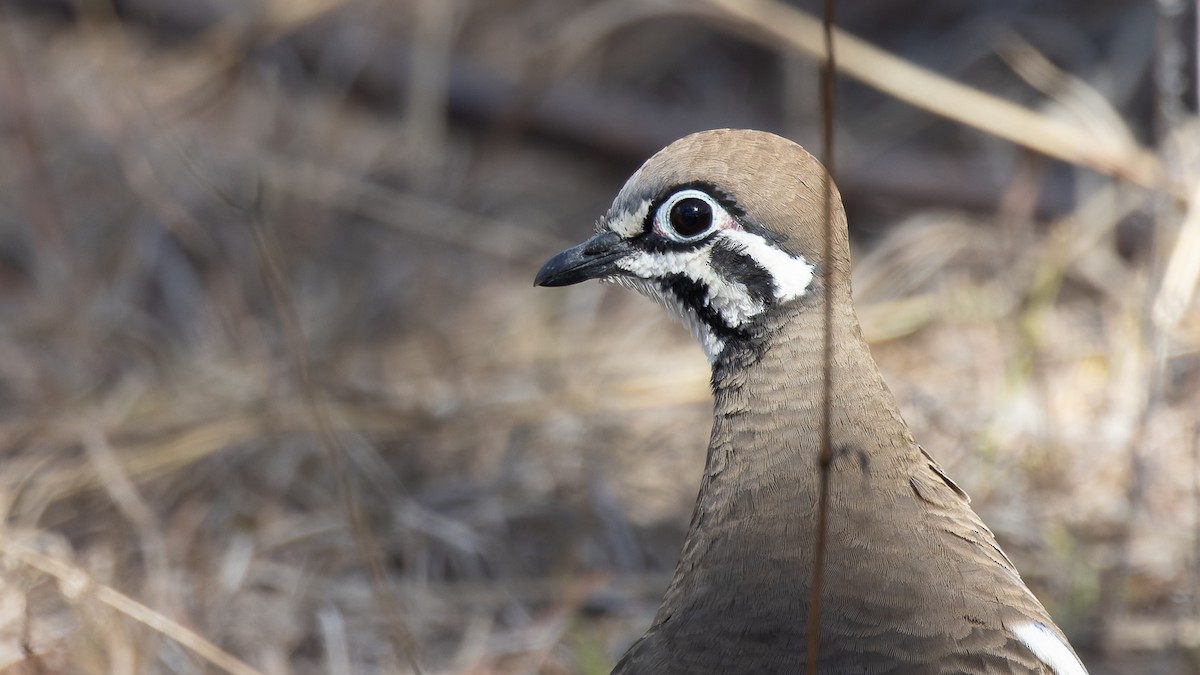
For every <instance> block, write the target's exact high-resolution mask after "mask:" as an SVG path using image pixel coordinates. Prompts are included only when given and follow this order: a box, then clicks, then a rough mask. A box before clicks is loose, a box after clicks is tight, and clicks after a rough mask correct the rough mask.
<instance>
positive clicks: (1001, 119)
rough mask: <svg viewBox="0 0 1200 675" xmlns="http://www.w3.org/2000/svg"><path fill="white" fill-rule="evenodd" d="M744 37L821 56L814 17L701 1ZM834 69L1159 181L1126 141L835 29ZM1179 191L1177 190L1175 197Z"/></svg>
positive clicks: (1128, 175)
mask: <svg viewBox="0 0 1200 675" xmlns="http://www.w3.org/2000/svg"><path fill="white" fill-rule="evenodd" d="M704 4H706V5H708V6H709V7H711V8H713V9H715V10H717V11H718V12H719V13H720V14H721V16H723V17H725V18H728V19H734V20H736V21H739V22H741V23H742V25H743V26H744V27H745V28H747V29H749V30H748V34H749V35H750V36H751V37H754V38H757V39H761V40H766V41H768V42H771V43H774V44H781V45H784V46H786V47H789V48H792V49H796V50H799V51H801V52H803V53H805V54H808V55H809V56H811V57H813V58H816V59H824V39H823V38H822V34H821V22H820V21H819V20H818V19H816V18H814V17H813V16H811V15H809V14H807V13H806V12H804V11H802V10H800V9H797V8H795V7H791V6H789V5H785V4H783V3H781V2H778V1H777V0H704ZM834 41H835V42H836V43H837V44H838V63H839V69H840V70H841V72H843V73H845V74H846V75H849V76H850V77H853V78H855V79H857V80H859V81H861V82H863V83H865V84H868V85H870V86H872V87H875V88H876V89H879V90H880V91H883V92H886V93H887V94H889V95H891V96H894V97H896V98H898V99H900V100H902V101H905V102H907V103H910V104H912V105H915V106H917V107H919V108H923V109H925V110H928V111H930V112H933V113H935V114H938V115H941V116H942V117H945V118H947V119H952V120H955V121H957V122H960V123H962V124H966V125H968V126H971V127H975V128H976V129H980V130H982V131H986V132H987V133H990V134H993V135H995V136H998V137H1000V138H1004V139H1006V140H1009V141H1011V142H1013V143H1016V144H1018V145H1022V146H1025V147H1027V148H1030V149H1033V150H1037V151H1038V152H1041V153H1044V154H1047V155H1050V156H1051V157H1055V158H1058V159H1061V160H1063V161H1066V162H1070V163H1073V164H1079V165H1082V166H1086V167H1089V168H1092V169H1095V170H1096V171H1100V172H1102V173H1106V174H1109V175H1113V176H1117V177H1120V178H1124V179H1125V180H1128V181H1130V182H1132V183H1135V184H1137V185H1140V186H1142V187H1146V188H1151V189H1168V190H1171V191H1172V192H1173V193H1174V191H1175V188H1174V187H1173V186H1169V185H1166V184H1165V182H1164V178H1165V176H1164V172H1163V169H1162V165H1161V164H1160V163H1159V161H1158V159H1157V158H1156V157H1155V156H1154V154H1153V153H1151V152H1149V151H1148V150H1146V149H1144V148H1141V147H1139V146H1137V145H1136V144H1135V143H1133V142H1132V141H1131V140H1130V139H1122V138H1110V137H1103V136H1097V135H1095V134H1093V133H1090V132H1088V131H1086V130H1081V129H1080V128H1079V127H1077V126H1076V125H1072V124H1069V123H1067V122H1065V121H1063V120H1060V119H1055V118H1053V117H1049V116H1047V115H1044V114H1040V113H1037V112H1034V111H1032V110H1029V109H1028V108H1025V107H1023V106H1020V105H1018V104H1016V103H1013V102H1011V101H1008V100H1005V99H1002V98H1000V97H998V96H994V95H992V94H988V93H985V92H982V91H980V90H978V89H975V88H973V87H969V86H967V85H964V84H960V83H958V82H954V81H953V80H950V79H947V78H945V77H943V76H941V75H938V74H937V73H934V72H932V71H930V70H927V69H925V68H922V67H920V66H918V65H916V64H914V63H912V62H910V61H906V60H904V59H901V58H899V57H896V56H894V55H892V54H889V53H887V52H885V51H883V50H882V49H879V48H878V47H875V46H873V45H871V44H869V43H867V42H866V41H864V40H861V39H859V38H857V37H854V36H852V35H850V34H848V33H845V32H843V31H837V32H835V37H834ZM1177 196H1181V195H1177Z"/></svg>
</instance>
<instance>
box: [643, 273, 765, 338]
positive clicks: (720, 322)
mask: <svg viewBox="0 0 1200 675" xmlns="http://www.w3.org/2000/svg"><path fill="white" fill-rule="evenodd" d="M662 285H663V289H664V290H665V291H666V292H667V293H669V294H671V295H674V296H675V297H676V298H677V299H678V300H679V302H680V303H682V304H683V306H684V307H685V308H687V309H690V310H691V311H693V312H695V313H696V316H698V317H699V318H700V320H701V321H703V322H704V324H705V325H706V326H708V328H709V330H711V331H712V332H713V334H714V335H716V336H717V337H719V338H721V340H723V341H725V342H726V343H729V342H734V341H738V340H742V339H745V338H746V333H744V332H743V331H741V330H739V329H737V328H734V327H733V326H730V325H729V324H727V323H725V317H723V316H721V313H720V312H718V311H717V310H715V309H713V308H712V307H711V306H710V305H709V304H708V303H707V302H705V299H706V298H707V296H708V289H707V288H705V286H704V284H702V283H700V282H699V281H696V280H695V279H693V278H691V277H689V276H687V275H684V274H671V275H668V276H666V277H663V279H662Z"/></svg>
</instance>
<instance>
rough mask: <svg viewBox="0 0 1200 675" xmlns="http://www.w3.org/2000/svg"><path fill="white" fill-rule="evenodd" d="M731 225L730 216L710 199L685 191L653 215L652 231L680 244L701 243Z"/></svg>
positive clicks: (666, 202)
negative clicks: (710, 234)
mask: <svg viewBox="0 0 1200 675" xmlns="http://www.w3.org/2000/svg"><path fill="white" fill-rule="evenodd" d="M729 225H732V221H731V220H730V217H729V214H728V213H726V212H725V209H724V208H722V207H721V205H720V204H718V203H717V200H715V199H713V197H712V195H710V194H708V193H707V192H704V191H703V190H697V189H695V188H687V189H684V190H680V191H678V192H676V193H674V194H672V195H671V196H670V197H668V198H667V199H665V200H664V201H663V202H662V203H661V204H659V206H658V211H656V212H655V214H654V231H655V232H657V233H658V235H659V236H660V237H666V238H667V239H673V240H675V241H677V242H679V243H681V244H690V243H692V242H697V241H701V240H702V239H704V237H706V236H708V234H709V233H710V232H712V231H713V230H716V229H720V228H723V227H726V226H729Z"/></svg>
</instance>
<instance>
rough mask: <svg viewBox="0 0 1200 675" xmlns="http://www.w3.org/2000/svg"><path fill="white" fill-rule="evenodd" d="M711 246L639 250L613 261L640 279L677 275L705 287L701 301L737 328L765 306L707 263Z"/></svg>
mask: <svg viewBox="0 0 1200 675" xmlns="http://www.w3.org/2000/svg"><path fill="white" fill-rule="evenodd" d="M711 256H712V246H711V245H709V246H706V247H704V248H700V249H696V250H691V251H666V252H663V253H650V252H644V251H643V252H641V253H638V254H636V255H633V256H630V257H628V258H624V259H622V260H619V261H617V266H618V267H620V268H621V269H623V270H625V271H627V272H629V273H630V274H633V275H635V276H638V277H641V278H643V279H661V278H663V277H667V276H671V275H674V274H681V275H683V276H685V277H687V278H689V279H691V280H692V281H695V282H696V283H698V284H700V286H701V287H702V288H704V289H706V290H707V293H706V294H705V298H704V303H705V304H706V305H708V306H709V307H712V308H713V309H715V310H716V311H717V312H718V313H719V314H720V315H721V318H722V320H724V322H725V324H726V325H727V326H729V327H731V328H737V327H738V326H741V325H742V324H744V323H746V321H748V320H750V319H751V318H753V317H755V316H758V315H759V314H761V313H762V312H763V310H764V309H766V307H765V306H764V305H763V303H762V302H760V301H758V300H755V299H754V298H753V297H752V296H751V295H750V292H749V291H748V290H747V289H746V286H745V284H742V283H740V282H737V281H733V280H730V279H726V278H725V277H724V276H722V275H720V274H717V273H716V272H715V271H714V270H713V268H712V264H711Z"/></svg>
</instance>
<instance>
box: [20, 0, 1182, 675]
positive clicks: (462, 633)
mask: <svg viewBox="0 0 1200 675" xmlns="http://www.w3.org/2000/svg"><path fill="white" fill-rule="evenodd" d="M118 4H119V6H120V8H121V11H119V12H118V11H115V10H114V7H113V5H110V4H106V3H104V2H95V3H92V2H74V3H72V2H63V3H61V4H59V3H54V2H46V3H0V102H2V103H0V513H3V526H2V528H0V570H2V571H0V667H5V668H7V670H6V672H14V673H15V672H21V673H159V672H179V673H198V672H222V671H223V672H231V673H255V672H259V673H290V672H296V673H338V674H340V673H368V672H380V673H393V672H396V673H403V672H416V671H418V670H419V671H420V672H424V673H561V672H575V673H586V674H589V675H590V674H592V673H606V672H608V670H607V669H608V668H610V667H611V665H612V664H613V662H614V659H615V658H616V657H617V656H618V655H619V654H620V652H621V650H622V649H623V648H624V647H625V646H626V645H627V644H628V643H629V642H630V641H631V640H632V639H633V638H634V637H636V636H637V635H638V634H639V633H640V632H641V630H643V629H644V627H645V626H646V625H647V623H648V621H649V619H650V617H651V616H652V614H653V611H654V610H655V608H656V607H657V602H658V598H659V596H660V593H661V591H662V589H663V587H664V585H665V583H666V580H667V575H668V574H669V572H670V570H671V566H672V564H673V562H674V556H675V554H676V552H677V546H678V544H679V542H680V541H681V538H682V535H683V529H684V527H685V526H686V523H687V518H688V515H689V510H690V507H691V503H692V499H693V498H694V495H695V489H696V484H697V478H698V475H699V472H700V468H701V466H702V463H703V456H702V453H703V450H704V448H705V443H706V438H707V430H708V420H709V412H710V411H709V402H708V392H707V376H708V375H707V365H706V363H705V361H704V358H703V356H702V355H701V353H700V350H699V349H697V348H696V347H695V346H694V345H692V344H691V342H690V340H689V339H688V338H687V337H686V335H685V334H684V331H683V329H682V328H680V327H678V326H675V325H673V324H671V323H670V322H669V320H668V319H667V318H666V317H665V315H663V314H662V313H661V312H660V311H659V309H658V308H656V307H653V306H651V305H650V304H649V303H646V302H644V301H642V300H641V299H640V298H636V297H632V296H631V295H630V294H628V293H625V292H623V291H621V290H619V289H613V288H609V287H602V286H599V285H584V286H580V287H571V288H568V289H562V290H555V291H547V290H543V289H537V290H535V289H533V288H531V286H530V284H531V280H532V276H533V273H534V271H535V270H536V268H537V265H538V264H539V263H540V262H541V261H542V260H543V259H544V258H545V257H546V256H548V255H549V254H551V253H553V252H554V251H556V250H557V249H558V248H559V247H561V246H564V245H566V244H569V243H572V242H573V241H575V240H578V239H579V238H581V237H583V236H584V235H585V234H586V232H587V230H588V228H589V227H590V225H591V223H592V222H594V220H595V218H596V217H597V216H598V215H600V214H601V213H602V212H603V210H604V209H605V207H606V204H607V201H608V200H609V199H610V198H611V196H612V195H613V194H614V193H615V190H616V188H617V187H618V186H619V183H620V181H621V180H623V178H624V176H625V175H626V174H627V172H628V171H629V169H631V168H632V167H633V166H635V165H636V162H637V161H638V160H639V159H640V158H641V157H644V156H646V155H647V154H648V153H650V152H652V151H653V150H655V149H656V148H657V146H658V145H661V144H663V143H665V142H667V141H670V140H672V139H673V138H674V137H676V136H679V135H682V134H683V133H686V132H687V131H690V130H694V129H697V128H702V127H706V126H718V125H744V126H762V127H770V128H774V129H778V130H783V131H786V132H788V133H790V134H791V135H792V136H793V137H795V138H797V139H799V140H800V141H802V142H804V143H806V144H808V145H810V146H813V147H815V139H816V138H818V137H819V132H818V130H819V126H818V125H819V117H818V115H817V111H816V106H815V101H816V100H817V97H816V96H815V92H816V88H815V81H816V80H815V72H816V71H815V65H814V62H813V61H812V60H811V59H810V56H808V55H811V54H813V53H817V52H819V49H820V45H819V43H817V44H814V43H813V42H812V41H813V40H814V39H818V38H819V33H813V32H811V31H809V29H808V28H805V26H811V25H815V24H811V18H806V17H805V15H803V14H802V13H799V12H797V11H796V10H792V9H788V8H787V7H786V6H784V5H782V4H776V3H774V2H767V1H763V0H756V1H755V2H745V3H734V2H726V1H724V0H711V1H709V2H703V3H698V2H687V3H684V2H682V1H681V2H678V3H673V2H659V3H650V4H646V3H637V2H615V1H609V2H602V3H592V2H561V1H559V0H495V1H491V0H489V1H484V0H473V1H472V0H457V2H446V1H444V0H409V1H408V2H389V3H384V2H382V1H380V2H373V1H371V0H362V1H360V2H338V1H336V0H325V1H316V2H284V1H280V2H269V1H267V0H262V1H261V2H251V3H233V5H236V6H237V7H238V8H237V9H234V8H233V5H228V3H225V5H228V6H229V7H230V8H229V9H228V11H227V13H224V14H220V13H218V14H213V15H206V14H205V13H204V12H203V11H196V12H191V13H189V12H181V11H179V8H180V7H184V6H191V5H190V4H189V3H172V2H167V1H166V0H162V1H161V2H159V1H154V0H146V1H145V2H137V3H118ZM201 4H203V5H204V6H206V7H210V6H216V5H217V4H221V3H211V4H205V3H199V4H197V5H196V6H200V5H201ZM843 4H844V5H847V6H846V7H844V8H843V12H844V13H845V14H846V16H845V17H843V18H844V22H845V24H844V25H845V27H846V30H847V31H848V32H849V33H855V31H858V32H859V33H860V34H862V36H863V37H864V40H850V39H849V38H846V40H847V42H846V43H845V45H844V48H845V50H846V52H845V53H846V56H847V58H846V59H845V63H844V65H846V67H847V74H848V75H849V76H850V77H853V78H857V79H858V80H861V81H864V82H866V84H867V85H870V86H874V87H880V88H882V89H883V90H884V91H885V92H886V94H887V95H885V94H881V93H878V92H877V91H875V90H874V89H871V88H869V87H868V86H865V85H861V84H854V83H852V81H850V80H847V81H846V82H845V83H844V84H843V87H842V92H843V96H842V98H841V100H840V103H839V106H840V107H839V112H838V118H837V120H838V130H839V146H838V147H839V172H840V173H839V176H840V178H841V180H842V183H843V185H844V192H845V194H846V196H847V200H848V202H849V205H850V208H851V218H852V220H853V221H854V225H855V226H856V231H855V234H856V237H857V246H858V250H857V251H856V265H857V268H856V284H857V286H856V292H857V295H858V298H859V303H860V304H859V306H860V313H861V315H862V318H863V321H864V326H865V328H866V330H867V332H868V334H869V336H870V337H871V338H872V339H873V340H874V341H875V354H876V357H877V359H878V360H879V361H880V363H881V365H882V367H883V368H884V370H885V374H886V375H887V377H888V380H889V382H890V383H891V385H892V388H893V390H894V391H895V393H896V394H897V396H898V397H899V398H900V400H901V404H902V407H903V409H904V411H905V414H906V416H907V418H908V421H909V423H910V424H911V425H912V426H913V428H914V430H915V432H916V434H917V436H918V438H919V439H920V440H921V442H922V444H923V445H924V447H926V448H927V449H928V450H929V452H930V453H931V454H933V455H934V456H935V457H937V458H938V460H939V461H940V462H941V463H942V465H943V466H944V467H945V468H946V469H947V471H948V472H949V473H950V474H951V475H952V476H953V477H954V478H955V479H956V480H957V481H958V482H959V483H960V484H961V485H963V486H964V487H965V488H966V489H967V490H968V491H969V492H970V493H971V494H972V496H973V498H974V505H975V507H976V508H977V510H979V511H980V512H981V513H982V514H983V516H984V518H985V520H986V521H987V522H988V523H989V524H991V526H992V527H993V529H994V530H995V531H996V533H997V535H998V536H999V538H1000V539H1001V541H1002V542H1003V543H1004V545H1005V546H1006V549H1007V550H1008V552H1009V553H1010V555H1011V556H1012V557H1013V558H1014V560H1015V561H1016V562H1017V564H1018V566H1019V567H1020V568H1021V569H1022V570H1023V572H1024V574H1025V576H1026V579H1027V581H1028V582H1029V584H1030V585H1031V586H1032V587H1033V588H1034V589H1035V590H1036V591H1037V592H1038V593H1039V595H1040V596H1041V597H1042V598H1043V600H1044V601H1045V602H1046V604H1047V606H1048V607H1049V608H1050V609H1051V611H1052V612H1053V613H1054V614H1055V616H1056V618H1058V619H1059V623H1060V624H1061V625H1062V626H1063V628H1064V629H1065V630H1066V631H1067V632H1068V633H1069V634H1070V635H1071V636H1072V638H1073V640H1074V641H1075V644H1076V645H1077V646H1078V647H1079V649H1080V650H1081V652H1082V653H1083V654H1084V656H1085V661H1087V662H1088V663H1089V665H1090V666H1091V667H1092V668H1093V672H1094V673H1097V674H1100V673H1117V672H1181V673H1182V672H1200V667H1198V666H1197V663H1200V577H1198V576H1197V572H1196V569H1197V568H1196V565H1197V553H1196V552H1197V551H1198V550H1200V540H1198V539H1197V534H1196V532H1197V523H1198V519H1200V421H1198V420H1200V412H1198V411H1200V303H1198V301H1197V300H1196V298H1195V295H1196V293H1195V291H1196V282H1197V276H1198V275H1200V202H1198V201H1197V200H1200V188H1198V187H1197V185H1198V182H1197V176H1198V175H1200V174H1198V173H1197V171H1196V167H1197V166H1198V163H1197V161H1196V160H1197V158H1198V155H1200V152H1197V150H1198V149H1200V133H1198V131H1197V127H1196V125H1195V122H1194V119H1193V114H1192V113H1190V112H1188V111H1189V110H1191V109H1193V108H1194V107H1195V105H1194V103H1192V102H1189V101H1188V100H1187V99H1186V96H1187V95H1188V93H1187V92H1188V91H1193V92H1194V90H1195V82H1194V79H1192V80H1190V81H1191V83H1192V84H1191V85H1190V86H1191V89H1190V90H1189V89H1188V88H1187V87H1182V86H1181V87H1177V88H1176V89H1172V88H1171V87H1170V86H1169V85H1170V84H1171V82H1174V81H1175V80H1172V79H1171V78H1172V77H1177V78H1183V80H1184V81H1185V84H1186V81H1188V80H1187V78H1194V74H1193V73H1192V72H1191V71H1189V70H1187V67H1186V63H1180V62H1177V61H1172V60H1171V58H1173V57H1172V56H1171V55H1172V54H1177V53H1178V52H1177V51H1172V50H1177V49H1178V48H1179V44H1180V43H1179V42H1178V40H1182V37H1179V38H1178V40H1176V39H1175V38H1173V37H1172V36H1173V35H1175V33H1173V32H1172V31H1177V32H1178V35H1179V36H1182V35H1184V33H1183V32H1179V31H1183V28H1182V26H1183V22H1184V19H1183V18H1180V17H1173V16H1167V15H1163V16H1156V15H1155V13H1154V12H1155V11H1156V8H1155V7H1154V6H1153V4H1152V3H1141V4H1144V5H1146V6H1145V7H1126V5H1136V4H1138V3H1119V2H1102V3H1097V4H1095V6H1094V7H1093V6H1091V5H1089V7H1088V9H1086V10H1084V9H1076V10H1074V11H1077V12H1085V11H1086V13H1087V14H1088V16H1087V17H1084V18H1086V21H1084V18H1080V19H1079V21H1080V22H1082V23H1080V25H1081V26H1083V27H1081V28H1078V29H1069V30H1074V31H1076V32H1073V33H1070V32H1069V30H1068V27H1069V26H1072V25H1074V24H1073V23H1071V22H1070V21H1066V19H1065V18H1064V17H1067V16H1068V15H1069V12H1070V11H1071V10H1070V9H1069V7H1068V8H1067V9H1064V8H1062V7H1059V6H1058V5H1059V4H1066V5H1068V6H1069V5H1070V3H1047V8H1046V9H1044V10H1043V11H1045V12H1046V13H1047V14H1046V16H1034V17H1020V16H1017V15H1015V14H1005V13H1000V14H992V15H988V14H985V13H984V10H982V9H981V10H980V11H979V14H978V16H977V17H976V18H977V19H978V20H977V21H974V22H972V21H968V20H966V19H964V20H963V21H961V22H958V23H953V24H952V25H949V24H947V25H949V27H948V28H947V27H946V25H943V26H942V27H941V28H934V27H932V26H931V24H930V23H929V21H927V20H925V18H924V17H927V16H929V15H928V14H922V12H935V11H937V10H935V9H934V6H936V5H939V4H941V3H936V2H934V3H894V4H896V5H897V6H908V7H910V10H911V13H910V14H909V15H908V16H909V18H910V19H911V22H906V21H905V20H904V16H903V15H896V14H894V13H893V10H888V9H885V6H886V3H879V5H878V7H876V8H875V10H876V11H878V12H879V13H880V15H881V18H880V19H879V20H878V21H873V18H872V16H871V15H869V14H863V13H861V12H862V10H861V9H860V10H858V11H859V13H855V14H852V13H851V11H852V10H851V8H850V7H849V5H858V6H867V5H874V4H875V3H843ZM1167 4H1169V3H1160V6H1161V7H1166V5H1167ZM47 7H57V8H58V9H56V10H53V11H46V8H47ZM72 7H73V8H74V9H69V8H72ZM31 8H33V9H31ZM172 8H174V9H172ZM960 11H964V10H960ZM1161 11H1166V10H1165V9H1163V10H1161ZM1054 12H1057V14H1054V17H1056V18H1055V20H1061V21H1060V23H1054V21H1052V20H1051V18H1049V15H1050V14H1053V13H1054ZM1081 17H1082V15H1081ZM946 21H947V22H949V19H946ZM1155 21H1158V22H1159V25H1160V29H1159V32H1158V34H1157V37H1156V38H1155V40H1150V39H1149V38H1150V37H1154V36H1155V33H1154V30H1153V28H1152V26H1153V24H1154V22H1155ZM806 22H807V23H806ZM1046 26H1051V27H1052V28H1053V30H1051V29H1048V28H1046ZM806 31H808V32H806ZM971 31H975V33H971ZM1054 31H1059V33H1061V32H1062V31H1068V33H1069V34H1067V35H1066V37H1062V35H1059V37H1060V38H1061V39H1058V40H1054V39H1049V37H1048V36H1052V35H1058V33H1055V32H1054ZM1104 31H1107V32H1104ZM1100 34H1103V35H1104V36H1106V37H1104V38H1103V40H1102V39H1101V38H1100V37H1096V36H1097V35H1100ZM881 35H882V36H909V37H908V38H907V39H899V38H897V39H895V40H893V41H890V43H889V44H883V45H880V46H881V47H883V49H879V48H875V47H872V46H871V44H870V43H871V41H872V39H875V40H878V39H879V36H881ZM814 36H816V37H814ZM872 36H874V37H872ZM1113 36H1116V37H1113ZM1068 38H1069V39H1068ZM1071 40H1075V41H1077V42H1078V44H1082V45H1091V46H1093V47H1095V48H1094V49H1091V50H1088V49H1082V51H1079V52H1071V51H1070V49H1069V48H1068V47H1064V46H1063V45H1068V46H1069V45H1071V44H1076V43H1073V42H1071ZM1089 41H1090V42H1089ZM1077 46H1078V45H1077ZM904 48H907V50H903V49H904ZM1048 48H1058V49H1059V52H1058V53H1055V54H1048V53H1045V50H1046V49H1048ZM902 50H903V51H902ZM923 50H924V51H923ZM901 51H902V53H900V54H899V55H892V54H896V53H897V52H901ZM1080 54H1083V55H1085V56H1086V57H1087V58H1083V57H1082V56H1079V55H1080ZM1072 55H1074V56H1079V60H1076V61H1075V62H1073V63H1063V60H1064V59H1068V58H1069V57H1071V56H1072ZM1156 60H1157V61H1156ZM916 62H920V63H922V64H923V67H920V68H918V67H916V66H915V65H913V64H914V63H916ZM1156 62H1157V63H1159V66H1158V67H1157V68H1156V67H1155V66H1154V63H1156ZM1172 68H1174V70H1172ZM880 72H886V73H891V74H892V75H890V76H888V77H879V76H878V75H877V74H878V73H880ZM873 73H874V74H876V75H872V74H873ZM936 73H941V74H940V75H938V74H936ZM1172 73H1174V75H1172ZM901 76H903V77H901ZM1151 77H1158V78H1160V79H1159V80H1157V82H1158V86H1157V89H1158V92H1157V93H1151V92H1150V91H1149V90H1148V89H1149V88H1148V87H1146V86H1144V85H1145V82H1146V81H1147V78H1151ZM904 78H908V79H904ZM956 83H957V84H956ZM985 92H987V93H985ZM889 95H891V96H898V97H900V98H902V99H903V100H904V101H906V103H899V102H897V101H895V100H893V99H892V98H890V97H889ZM1193 95H1194V94H1193ZM1006 101H1007V102H1006ZM1149 109H1152V110H1155V111H1157V112H1156V113H1147V112H1146V111H1147V110H1149ZM937 115H950V116H951V117H955V118H956V119H957V121H956V122H953V123H952V122H947V121H941V120H940V118H939V117H937ZM963 123H965V125H964V124H963ZM972 127H974V128H972ZM999 139H1007V140H999ZM1010 141H1016V142H1017V143H1021V144H1023V146H1024V147H1022V146H1019V145H1014V144H1013V143H1011V142H1010ZM1042 153H1044V155H1043V154H1042ZM1045 155H1049V156H1051V157H1054V158H1056V160H1055V161H1051V160H1049V159H1046V157H1045ZM831 564H836V561H831ZM1156 668H1157V669H1159V670H1154V669H1156Z"/></svg>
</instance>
